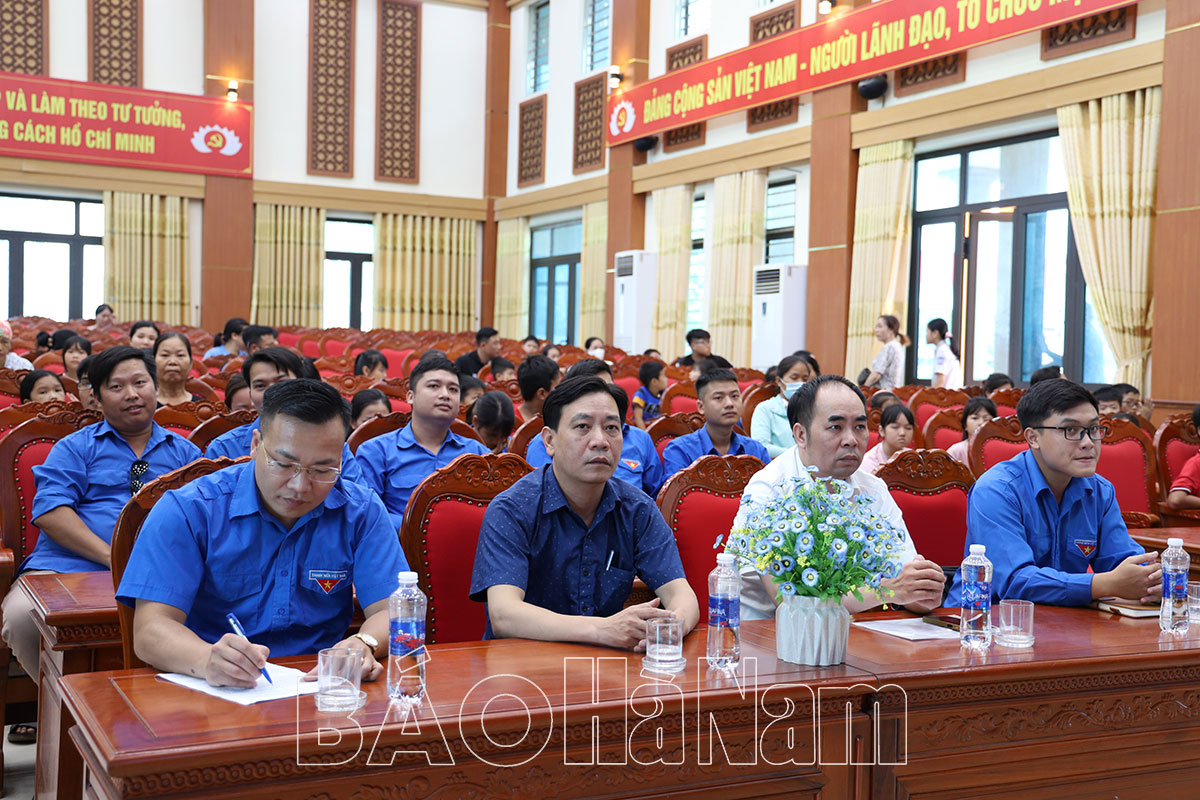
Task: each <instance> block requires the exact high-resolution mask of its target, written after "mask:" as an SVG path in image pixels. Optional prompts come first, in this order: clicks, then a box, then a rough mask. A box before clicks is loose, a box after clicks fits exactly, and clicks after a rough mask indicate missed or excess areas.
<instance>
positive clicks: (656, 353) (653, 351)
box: [642, 347, 662, 356]
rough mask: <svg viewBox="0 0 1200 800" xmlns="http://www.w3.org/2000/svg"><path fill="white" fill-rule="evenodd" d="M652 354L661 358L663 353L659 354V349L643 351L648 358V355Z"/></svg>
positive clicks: (648, 348)
mask: <svg viewBox="0 0 1200 800" xmlns="http://www.w3.org/2000/svg"><path fill="white" fill-rule="evenodd" d="M651 353H653V354H654V355H656V356H661V355H662V353H660V352H658V348H657V347H647V348H646V349H645V350H643V351H642V355H644V356H648V355H650V354H651Z"/></svg>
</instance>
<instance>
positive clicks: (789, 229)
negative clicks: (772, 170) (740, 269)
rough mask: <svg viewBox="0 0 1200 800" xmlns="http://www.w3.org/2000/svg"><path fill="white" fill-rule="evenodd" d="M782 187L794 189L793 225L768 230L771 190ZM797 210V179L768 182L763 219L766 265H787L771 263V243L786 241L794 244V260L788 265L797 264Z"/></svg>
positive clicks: (763, 255)
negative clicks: (767, 220) (766, 224)
mask: <svg viewBox="0 0 1200 800" xmlns="http://www.w3.org/2000/svg"><path fill="white" fill-rule="evenodd" d="M780 186H790V187H791V188H792V224H791V225H790V226H785V227H782V228H767V227H766V226H765V220H766V219H767V218H768V216H769V211H770V205H771V203H770V200H771V190H772V189H775V188H778V187H780ZM795 208H796V179H795V178H780V179H778V180H774V181H768V182H767V194H766V200H765V202H764V204H763V209H764V210H763V218H764V231H765V234H764V236H763V253H762V260H763V263H764V264H773V263H779V264H781V263H785V262H781V261H780V262H773V261H771V242H778V241H786V240H790V241H791V243H792V260H791V261H790V262H787V263H791V264H794V263H796V214H795Z"/></svg>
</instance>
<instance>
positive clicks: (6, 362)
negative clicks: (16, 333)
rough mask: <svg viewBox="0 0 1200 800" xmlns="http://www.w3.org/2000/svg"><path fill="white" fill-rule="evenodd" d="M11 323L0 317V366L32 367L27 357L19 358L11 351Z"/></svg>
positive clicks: (9, 367)
mask: <svg viewBox="0 0 1200 800" xmlns="http://www.w3.org/2000/svg"><path fill="white" fill-rule="evenodd" d="M12 336H13V332H12V325H10V324H9V323H8V320H4V319H0V367H7V368H8V369H33V364H31V363H29V359H26V358H21V357H20V356H19V355H17V354H16V353H14V352H13V351H12Z"/></svg>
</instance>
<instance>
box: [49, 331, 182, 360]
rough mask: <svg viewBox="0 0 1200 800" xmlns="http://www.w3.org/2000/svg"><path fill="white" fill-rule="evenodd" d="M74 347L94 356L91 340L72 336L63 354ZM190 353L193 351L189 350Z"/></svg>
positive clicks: (64, 345)
mask: <svg viewBox="0 0 1200 800" xmlns="http://www.w3.org/2000/svg"><path fill="white" fill-rule="evenodd" d="M179 335H182V334H179ZM72 347H78V348H79V349H80V350H82V351H83V352H85V353H87V354H88V355H89V356H90V355H91V354H92V342H91V340H89V339H87V338H86V337H83V336H72V337H71V338H70V339H67V341H66V342H65V343H63V349H62V350H63V353H66V352H67V351H68V350H70V349H71V348H72ZM188 352H189V353H190V352H191V351H190V350H189V351H188Z"/></svg>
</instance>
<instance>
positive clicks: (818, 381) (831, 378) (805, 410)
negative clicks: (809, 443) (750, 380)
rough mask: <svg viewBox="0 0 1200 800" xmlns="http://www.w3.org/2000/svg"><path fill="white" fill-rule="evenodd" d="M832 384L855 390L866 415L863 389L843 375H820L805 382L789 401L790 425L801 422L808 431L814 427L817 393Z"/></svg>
mask: <svg viewBox="0 0 1200 800" xmlns="http://www.w3.org/2000/svg"><path fill="white" fill-rule="evenodd" d="M831 383H840V384H841V385H843V386H846V387H849V388H850V389H853V390H854V393H855V394H856V395H858V399H859V400H861V401H862V404H863V413H864V414H865V413H866V411H867V400H866V397H864V396H863V393H862V389H860V388H858V386H857V385H856V384H854V382H852V381H848V380H846V379H845V378H843V377H842V376H841V375H819V376H817V377H815V378H813V379H812V380H811V381H805V382H804V383H803V384H802V385H801V386H800V388H799V389H797V390H796V392H795V394H793V395H792V399H791V400H788V407H787V414H788V424H789V425H795V424H796V423H797V422H799V423H800V424H801V425H803V426H804V427H805V429H806V430H807V429H808V428H809V427H810V426H811V425H812V419H813V412H814V411H815V410H816V407H817V392H819V391H821V387H822V386H827V385H829V384H831Z"/></svg>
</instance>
